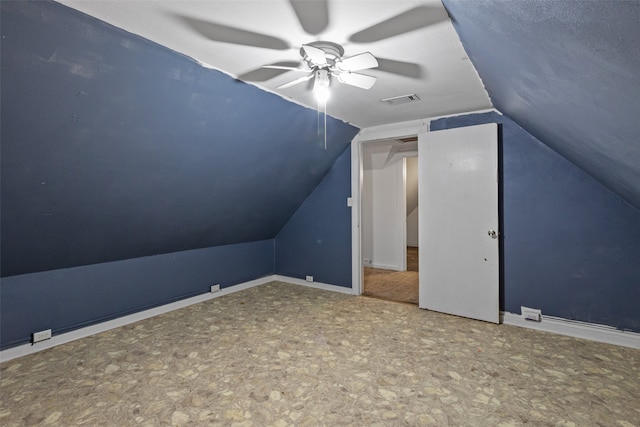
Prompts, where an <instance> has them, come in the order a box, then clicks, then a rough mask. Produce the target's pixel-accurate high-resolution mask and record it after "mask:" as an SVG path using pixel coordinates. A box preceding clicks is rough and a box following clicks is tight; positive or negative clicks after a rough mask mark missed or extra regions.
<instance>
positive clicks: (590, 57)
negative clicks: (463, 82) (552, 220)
mask: <svg viewBox="0 0 640 427" xmlns="http://www.w3.org/2000/svg"><path fill="white" fill-rule="evenodd" d="M443 3H444V5H445V7H446V8H447V10H448V12H449V15H450V16H451V18H452V20H453V23H454V26H455V28H456V30H457V32H458V34H459V36H460V39H461V41H462V44H463V46H464V48H465V50H466V51H467V53H468V55H469V58H470V59H471V61H472V62H473V65H474V66H475V67H476V69H477V70H478V74H479V75H480V78H481V79H482V81H483V83H484V85H485V87H486V88H487V91H488V93H489V96H490V97H491V101H492V103H493V105H494V106H495V107H496V109H498V110H499V111H501V112H503V113H504V114H506V115H508V116H509V117H510V118H511V119H513V120H514V121H515V122H516V123H518V125H520V126H521V127H522V128H524V129H525V130H526V131H527V132H529V133H530V134H531V135H533V136H535V137H536V138H538V139H539V140H540V141H542V142H543V143H545V144H547V145H548V146H549V147H551V148H552V149H554V150H555V151H557V152H558V153H560V154H561V155H563V156H564V157H566V158H567V159H569V160H570V161H571V162H573V163H574V164H576V165H578V167H580V168H581V169H583V170H585V171H587V172H588V173H589V174H590V175H592V176H593V177H594V178H596V179H597V180H599V181H600V182H602V183H603V184H604V185H605V186H607V187H608V188H609V189H611V190H612V191H614V192H615V193H617V194H618V195H620V196H621V197H622V198H624V199H625V200H627V201H628V202H630V203H631V204H633V205H634V206H635V207H636V208H638V209H640V144H639V143H638V141H640V119H639V118H640V102H638V100H639V99H640V25H639V24H638V23H640V2H639V1H610V0H589V1H558V0H535V1H504V0H465V1H456V0H443Z"/></svg>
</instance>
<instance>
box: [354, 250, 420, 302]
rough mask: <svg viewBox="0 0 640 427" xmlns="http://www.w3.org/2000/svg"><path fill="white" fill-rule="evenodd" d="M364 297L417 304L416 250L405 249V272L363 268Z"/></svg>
mask: <svg viewBox="0 0 640 427" xmlns="http://www.w3.org/2000/svg"><path fill="white" fill-rule="evenodd" d="M363 281H364V289H363V291H362V294H363V295H365V296H370V297H375V298H382V299H386V300H389V301H396V302H407V303H410V304H418V248H412V247H408V248H407V271H393V270H383V269H379V268H370V267H365V268H364V280H363Z"/></svg>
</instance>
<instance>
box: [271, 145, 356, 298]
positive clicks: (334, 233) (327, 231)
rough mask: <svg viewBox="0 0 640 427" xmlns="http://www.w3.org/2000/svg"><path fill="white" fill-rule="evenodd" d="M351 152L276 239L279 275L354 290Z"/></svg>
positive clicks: (324, 180) (317, 188)
mask: <svg viewBox="0 0 640 427" xmlns="http://www.w3.org/2000/svg"><path fill="white" fill-rule="evenodd" d="M350 196H351V150H350V149H349V148H347V149H346V150H344V152H343V153H342V155H341V156H340V157H339V158H338V160H336V162H335V163H334V165H333V166H332V167H331V169H330V170H329V173H328V174H327V175H326V176H325V177H324V179H323V180H322V182H320V184H319V185H318V187H316V189H315V190H314V191H313V192H312V193H311V194H310V195H309V197H308V198H307V200H305V201H304V203H302V205H300V208H298V210H297V211H296V213H295V214H294V215H293V216H292V217H291V219H290V220H289V221H288V222H287V224H286V225H285V226H284V227H283V228H282V230H280V232H279V233H278V235H277V237H276V239H275V248H276V273H278V274H283V275H286V276H290V277H297V278H300V279H304V278H305V276H307V275H310V276H313V279H314V281H316V282H322V283H328V284H331V285H337V286H344V287H348V288H350V287H351V208H350V207H348V206H347V198H348V197H350Z"/></svg>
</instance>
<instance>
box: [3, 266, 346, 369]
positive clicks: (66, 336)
mask: <svg viewBox="0 0 640 427" xmlns="http://www.w3.org/2000/svg"><path fill="white" fill-rule="evenodd" d="M276 280H277V281H280V282H286V283H291V284H294V285H302V286H309V287H312V288H317V289H324V290H326V291H333V292H341V293H346V294H352V293H353V291H352V289H351V288H345V287H342V286H336V285H329V284H326V283H320V282H307V281H305V280H302V279H296V278H293V277H288V276H282V275H279V274H273V275H270V276H265V277H261V278H259V279H255V280H250V281H248V282H244V283H239V284H237V285H233V286H229V287H228V288H223V289H221V290H220V292H215V293H205V294H201V295H196V296H195V297H191V298H185V299H182V300H180V301H175V302H172V303H169V304H165V305H161V306H159V307H154V308H150V309H148V310H144V311H140V312H137V313H133V314H129V315H127V316H122V317H118V318H117V319H113V320H108V321H106V322H101V323H98V324H95V325H91V326H86V327H84V328H80V329H76V330H73V331H70V332H65V333H63V334H60V335H54V336H52V337H51V339H48V340H46V341H40V342H38V343H35V344H23V345H19V346H16V347H11V348H8V349H6V350H2V351H0V362H7V361H9V360H12V359H16V358H18V357H22V356H26V355H28V354H32V353H37V352H38V351H42V350H46V349H48V348H52V347H55V346H58V345H61V344H65V343H68V342H71V341H75V340H79V339H81V338H85V337H88V336H91V335H95V334H99V333H101V332H105V331H108V330H111V329H115V328H119V327H121V326H125V325H129V324H131V323H135V322H139V321H140V320H144V319H148V318H150V317H154V316H158V315H160V314H164V313H168V312H170V311H174V310H178V309H181V308H184V307H188V306H190V305H193V304H198V303H201V302H204V301H208V300H210V299H214V298H218V297H221V296H224V295H229V294H232V293H234V292H239V291H243V290H245V289H249V288H253V287H256V286H260V285H264V284H266V283H269V282H273V281H276Z"/></svg>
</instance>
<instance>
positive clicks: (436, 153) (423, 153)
mask: <svg viewBox="0 0 640 427" xmlns="http://www.w3.org/2000/svg"><path fill="white" fill-rule="evenodd" d="M415 136H417V139H418V141H419V146H420V147H421V149H420V152H419V153H418V155H419V164H420V167H419V182H420V183H421V185H420V191H419V199H420V200H423V201H425V203H426V204H425V203H422V205H423V209H422V210H421V211H420V215H419V222H420V231H419V242H420V249H421V250H420V254H419V255H420V256H419V266H420V267H419V269H420V272H419V284H418V286H419V304H418V306H419V307H420V308H424V309H429V310H435V311H441V312H444V313H449V314H455V315H458V316H463V317H469V318H474V319H479V320H485V321H489V322H497V321H498V315H499V311H498V294H499V292H498V291H499V289H498V282H499V280H498V279H499V274H498V272H499V245H498V240H497V239H498V237H499V235H500V234H499V233H500V231H499V230H498V206H497V185H498V176H499V174H498V170H497V144H498V127H497V124H495V123H490V124H485V125H476V126H468V127H462V128H455V129H449V130H442V131H437V132H432V133H430V132H429V126H428V122H427V121H426V120H417V121H412V122H405V123H396V124H392V125H384V126H380V127H375V128H368V129H364V130H362V131H361V133H359V134H358V135H357V136H356V138H354V139H353V141H352V144H351V174H352V175H351V184H352V185H351V200H350V202H349V203H350V204H351V205H352V263H353V264H352V265H353V268H352V291H353V294H355V295H361V294H362V293H363V288H364V286H363V282H364V281H363V278H364V265H365V264H364V259H363V257H362V255H363V247H362V245H363V243H364V242H363V233H362V228H363V226H364V224H363V222H362V213H363V211H364V209H365V208H366V206H365V205H364V203H362V198H361V195H362V191H363V189H364V187H363V185H362V183H363V173H364V171H363V168H362V165H363V154H364V148H365V147H366V146H368V145H369V144H375V143H376V142H380V141H383V140H386V141H389V140H394V139H396V140H397V139H404V138H411V137H415ZM443 183H446V185H443ZM480 213H482V214H483V215H480ZM462 225H465V227H462ZM467 226H468V227H467ZM427 236H429V239H427ZM403 237H404V238H406V235H404V234H403ZM404 243H405V246H406V241H405V242H404ZM402 262H406V259H405V258H403V259H402ZM374 267H375V266H374ZM405 270H406V265H405V268H402V269H398V271H405ZM427 272H429V275H428V279H429V280H426V279H427Z"/></svg>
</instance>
